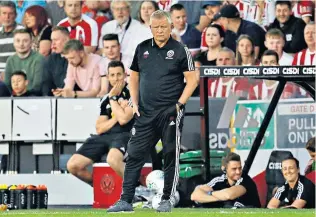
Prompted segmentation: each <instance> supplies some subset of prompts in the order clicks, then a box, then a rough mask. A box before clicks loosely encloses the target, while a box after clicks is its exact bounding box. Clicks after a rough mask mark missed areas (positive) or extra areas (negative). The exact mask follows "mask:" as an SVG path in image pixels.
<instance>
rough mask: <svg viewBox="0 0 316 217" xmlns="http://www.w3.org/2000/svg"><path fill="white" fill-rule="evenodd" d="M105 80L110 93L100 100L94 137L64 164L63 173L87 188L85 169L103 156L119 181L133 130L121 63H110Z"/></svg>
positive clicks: (131, 112)
mask: <svg viewBox="0 0 316 217" xmlns="http://www.w3.org/2000/svg"><path fill="white" fill-rule="evenodd" d="M107 76H108V80H109V82H110V85H111V86H112V89H111V91H110V92H109V93H108V94H107V95H105V96H104V97H103V98H102V100H101V106H100V110H101V111H100V117H99V119H98V120H97V123H96V130H97V134H98V135H94V136H92V137H90V138H88V139H87V140H86V142H85V143H84V144H83V145H82V146H81V148H80V149H79V150H78V151H77V153H75V154H74V155H73V156H72V157H71V158H70V160H69V161H68V163H67V169H68V170H69V172H70V173H71V174H73V175H74V176H76V177H78V178H79V179H81V180H82V181H84V182H86V183H88V184H90V185H92V174H91V173H90V172H89V171H88V170H87V167H88V166H89V165H91V164H93V163H94V162H97V161H100V160H101V157H102V156H103V155H104V154H106V153H108V154H107V163H108V164H109V165H110V166H111V168H112V169H113V170H114V171H115V172H116V173H117V174H118V175H120V176H121V177H123V173H124V167H125V164H124V162H123V158H124V155H125V152H126V145H127V143H128V140H129V138H130V133H129V132H130V130H131V129H132V126H133V120H132V118H133V109H132V107H131V104H130V93H129V88H128V85H127V83H126V82H125V81H124V79H125V77H126V74H125V69H124V65H123V63H122V62H120V61H112V62H110V63H109V65H108V75H107Z"/></svg>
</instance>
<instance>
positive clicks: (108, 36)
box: [102, 33, 120, 44]
mask: <svg viewBox="0 0 316 217" xmlns="http://www.w3.org/2000/svg"><path fill="white" fill-rule="evenodd" d="M102 40H103V41H117V43H118V44H120V41H119V38H118V35H117V34H113V33H111V34H106V35H104V36H103V38H102Z"/></svg>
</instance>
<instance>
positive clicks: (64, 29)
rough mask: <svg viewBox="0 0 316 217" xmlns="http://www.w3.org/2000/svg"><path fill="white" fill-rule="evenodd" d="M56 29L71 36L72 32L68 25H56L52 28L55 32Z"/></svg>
mask: <svg viewBox="0 0 316 217" xmlns="http://www.w3.org/2000/svg"><path fill="white" fill-rule="evenodd" d="M55 31H60V32H61V33H62V34H64V35H65V36H68V37H69V34H70V32H69V31H68V29H67V28H66V27H64V26H54V27H53V28H52V32H55Z"/></svg>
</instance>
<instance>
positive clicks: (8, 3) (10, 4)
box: [0, 1, 16, 14]
mask: <svg viewBox="0 0 316 217" xmlns="http://www.w3.org/2000/svg"><path fill="white" fill-rule="evenodd" d="M2 7H8V8H12V9H13V10H14V12H15V14H16V5H15V3H14V2H12V1H1V2H0V10H1V8H2Z"/></svg>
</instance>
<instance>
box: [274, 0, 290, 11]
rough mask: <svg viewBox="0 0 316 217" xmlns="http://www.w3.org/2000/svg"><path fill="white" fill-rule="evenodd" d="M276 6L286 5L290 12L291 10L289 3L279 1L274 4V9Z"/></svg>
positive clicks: (283, 0) (282, 0)
mask: <svg viewBox="0 0 316 217" xmlns="http://www.w3.org/2000/svg"><path fill="white" fill-rule="evenodd" d="M277 5H287V6H288V7H289V9H290V10H291V8H292V4H291V1H285V0H279V1H276V2H275V7H276V6H277Z"/></svg>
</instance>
